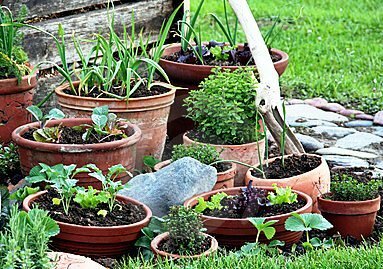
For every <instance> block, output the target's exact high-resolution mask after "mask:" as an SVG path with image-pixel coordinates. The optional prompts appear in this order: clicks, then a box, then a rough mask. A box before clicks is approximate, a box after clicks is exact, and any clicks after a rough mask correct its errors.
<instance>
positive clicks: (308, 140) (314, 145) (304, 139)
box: [296, 134, 324, 151]
mask: <svg viewBox="0 0 383 269" xmlns="http://www.w3.org/2000/svg"><path fill="white" fill-rule="evenodd" d="M296 137H297V138H298V140H299V141H300V142H301V143H302V146H303V148H304V149H305V150H306V151H316V150H318V149H321V148H324V144H323V143H321V142H319V141H318V140H316V139H315V138H313V137H311V136H308V135H303V134H296Z"/></svg>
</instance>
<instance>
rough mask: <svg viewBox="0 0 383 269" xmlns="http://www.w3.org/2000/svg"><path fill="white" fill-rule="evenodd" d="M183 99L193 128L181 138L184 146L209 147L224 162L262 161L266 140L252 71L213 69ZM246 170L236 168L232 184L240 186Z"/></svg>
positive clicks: (246, 69)
mask: <svg viewBox="0 0 383 269" xmlns="http://www.w3.org/2000/svg"><path fill="white" fill-rule="evenodd" d="M213 72H214V73H213V74H212V75H210V76H209V78H208V79H206V80H205V81H204V82H203V83H202V84H201V85H200V90H196V91H191V92H190V96H189V97H188V98H186V99H185V105H186V107H187V117H188V118H190V119H192V120H193V121H194V122H195V123H196V128H195V129H194V130H192V131H190V132H187V133H185V134H184V136H183V140H184V144H186V145H190V144H192V143H197V144H198V143H199V144H211V145H213V146H214V147H215V148H216V149H217V150H218V152H220V157H221V158H222V159H224V160H236V161H240V162H243V163H246V164H255V163H258V162H259V160H261V161H262V158H263V155H264V151H265V148H264V147H265V139H263V137H264V130H263V128H262V123H261V122H260V121H259V114H258V111H257V109H255V108H254V100H255V96H256V91H255V88H256V87H257V82H256V80H255V78H254V76H253V69H251V68H239V69H237V70H234V71H233V72H231V71H230V70H221V69H218V68H217V69H215V70H214V71H213ZM245 173H246V167H243V166H237V175H236V177H235V184H236V185H237V186H238V185H239V186H241V185H243V183H244V176H245Z"/></svg>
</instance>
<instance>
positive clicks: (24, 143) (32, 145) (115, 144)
mask: <svg viewBox="0 0 383 269" xmlns="http://www.w3.org/2000/svg"><path fill="white" fill-rule="evenodd" d="M67 122H75V125H74V126H78V125H81V124H89V123H91V122H92V119H90V118H67V119H61V120H52V121H50V122H49V123H48V126H54V125H58V124H60V123H63V124H64V126H65V123H67ZM76 124H77V125H76ZM127 124H128V126H129V127H130V128H133V130H134V134H133V135H131V136H129V137H127V138H123V139H120V140H117V141H112V142H104V143H96V144H56V143H44V142H37V141H32V140H28V139H26V138H23V137H22V136H21V135H22V134H24V133H25V132H27V131H28V130H29V129H31V128H35V127H38V126H39V123H38V122H33V123H28V124H25V125H22V126H20V127H18V128H16V129H15V130H14V131H13V132H12V140H13V141H14V142H15V143H16V144H17V145H18V146H21V147H25V148H29V149H36V150H38V151H53V152H70V150H73V153H79V152H85V151H97V150H106V149H109V148H110V149H114V148H119V147H122V146H130V145H134V144H136V143H137V142H138V141H139V140H140V138H141V130H140V128H139V127H138V126H137V125H135V124H132V123H129V122H127ZM76 150H77V152H76Z"/></svg>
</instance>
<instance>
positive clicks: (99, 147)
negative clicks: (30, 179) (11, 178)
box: [12, 118, 141, 189]
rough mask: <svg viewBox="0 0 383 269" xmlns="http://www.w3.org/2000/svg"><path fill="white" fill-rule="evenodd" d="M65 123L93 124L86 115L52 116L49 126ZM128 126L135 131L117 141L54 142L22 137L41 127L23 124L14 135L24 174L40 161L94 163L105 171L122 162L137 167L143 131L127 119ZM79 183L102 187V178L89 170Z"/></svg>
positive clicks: (79, 165) (131, 170)
mask: <svg viewBox="0 0 383 269" xmlns="http://www.w3.org/2000/svg"><path fill="white" fill-rule="evenodd" d="M60 123H62V124H63V125H64V126H68V127H73V126H79V125H82V124H91V123H92V120H91V119H89V118H87V119H74V118H71V119H63V120H52V121H50V122H49V123H48V127H49V126H55V125H58V124H60ZM128 126H129V127H128V128H132V129H133V130H134V134H133V135H131V136H129V137H128V138H123V139H121V140H118V141H113V142H105V143H98V144H55V143H42V142H37V141H32V140H28V139H25V138H23V137H22V135H23V134H25V133H26V132H27V131H28V130H29V129H32V128H37V127H39V123H37V122H35V123H29V124H26V125H23V126H20V127H19V128H17V129H16V130H15V131H14V132H13V133H12V139H13V141H14V142H15V143H16V144H17V146H18V150H19V156H20V164H21V171H22V173H23V174H24V175H28V174H29V171H30V170H31V169H32V168H33V167H34V166H36V165H38V164H39V163H45V164H47V165H50V166H52V165H55V164H60V163H62V164H65V165H70V164H73V163H74V164H76V165H77V167H81V166H83V165H86V164H90V163H93V164H95V165H97V167H98V168H100V169H101V170H102V171H103V173H105V174H106V173H107V171H108V168H109V167H111V166H113V165H116V164H122V165H123V166H124V167H125V168H126V169H127V170H128V171H130V172H133V171H134V165H135V158H136V144H137V142H138V141H139V140H140V137H141V131H140V129H139V128H138V127H137V126H136V125H134V124H130V123H128ZM77 179H78V180H79V182H78V183H77V184H78V185H79V186H93V187H94V188H98V189H99V188H101V182H100V181H98V180H97V179H95V178H92V177H90V176H88V174H87V173H80V174H78V176H77ZM128 179H130V177H129V176H128V175H124V174H122V175H120V176H119V177H117V178H116V180H122V181H123V182H127V180H128Z"/></svg>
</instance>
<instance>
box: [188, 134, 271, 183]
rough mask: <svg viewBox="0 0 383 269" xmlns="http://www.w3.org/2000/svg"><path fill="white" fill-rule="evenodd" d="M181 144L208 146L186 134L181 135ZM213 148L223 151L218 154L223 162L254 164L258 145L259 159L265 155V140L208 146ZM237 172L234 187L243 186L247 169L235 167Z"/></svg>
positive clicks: (256, 161)
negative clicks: (259, 150) (233, 161)
mask: <svg viewBox="0 0 383 269" xmlns="http://www.w3.org/2000/svg"><path fill="white" fill-rule="evenodd" d="M183 142H184V144H185V145H191V144H193V143H196V144H204V145H206V144H208V143H202V142H197V141H194V140H192V139H191V138H189V137H188V136H187V133H185V134H184V135H183ZM209 145H212V146H213V147H215V148H216V149H217V150H218V152H220V151H221V150H222V149H223V151H222V152H221V153H220V157H221V158H222V159H223V160H236V161H240V162H243V163H246V164H250V165H252V164H256V163H258V162H259V160H258V145H259V146H260V148H261V154H260V156H261V158H263V156H264V153H265V139H262V140H260V141H258V142H252V143H247V144H242V145H215V144H209ZM236 167H237V172H236V175H235V179H234V185H235V186H243V185H244V179H245V174H246V171H247V169H248V168H247V167H245V166H243V165H239V164H238V165H237V166H236Z"/></svg>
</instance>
